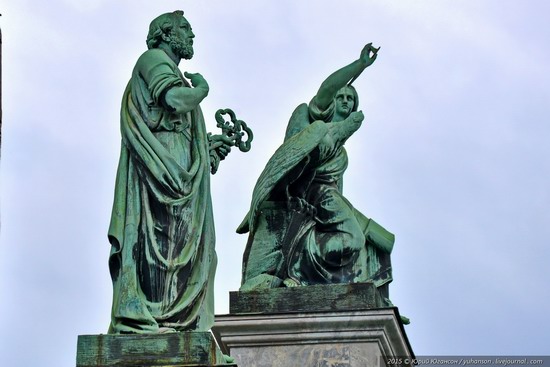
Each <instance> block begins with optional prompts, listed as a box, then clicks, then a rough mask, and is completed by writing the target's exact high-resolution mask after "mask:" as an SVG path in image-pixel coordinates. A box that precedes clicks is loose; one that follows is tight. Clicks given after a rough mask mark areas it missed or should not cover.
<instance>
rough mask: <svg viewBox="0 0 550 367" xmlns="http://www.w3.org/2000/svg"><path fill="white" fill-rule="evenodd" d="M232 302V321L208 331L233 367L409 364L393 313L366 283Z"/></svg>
mask: <svg viewBox="0 0 550 367" xmlns="http://www.w3.org/2000/svg"><path fill="white" fill-rule="evenodd" d="M270 293H272V294H270ZM298 294H299V295H298ZM230 298H231V305H230V314H229V315H220V316H216V323H215V326H214V328H213V329H212V331H213V333H214V336H215V337H216V339H217V340H218V343H219V345H220V347H221V348H222V351H223V352H224V353H226V354H230V355H231V356H232V357H234V358H235V362H236V363H237V364H238V365H239V367H252V366H254V367H268V366H269V367H297V366H300V367H302V366H304V367H306V366H307V367H310V366H311V367H359V366H360V367H365V366H373V367H377V366H384V364H385V363H384V361H385V359H386V358H390V357H403V358H408V359H409V360H413V359H414V353H413V352H412V349H411V347H410V344H409V341H408V339H407V336H406V334H405V330H404V328H403V324H402V322H401V318H400V316H399V311H398V310H397V308H395V307H383V308H382V307H380V306H381V305H384V304H385V302H384V300H383V299H382V298H381V297H379V295H378V294H377V290H376V287H374V285H372V284H370V283H363V284H348V285H327V286H308V287H296V288H277V289H272V290H264V291H255V292H232V294H231V297H230ZM244 300H248V304H249V306H250V307H249V308H248V309H246V304H247V303H246V302H244ZM268 300H269V301H268ZM285 300H286V301H285ZM320 300H324V302H321V301H320ZM266 302H267V303H266Z"/></svg>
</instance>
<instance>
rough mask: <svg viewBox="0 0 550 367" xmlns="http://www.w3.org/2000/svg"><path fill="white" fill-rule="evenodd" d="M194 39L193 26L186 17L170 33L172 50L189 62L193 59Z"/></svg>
mask: <svg viewBox="0 0 550 367" xmlns="http://www.w3.org/2000/svg"><path fill="white" fill-rule="evenodd" d="M193 38H195V34H194V33H193V30H192V29H191V25H190V24H189V22H187V20H186V19H185V18H184V17H181V19H180V22H179V24H177V25H176V26H174V28H172V31H171V32H170V48H171V49H172V51H173V52H174V53H175V54H176V55H177V56H179V57H180V58H182V59H186V60H189V59H191V58H192V57H193V52H194V51H193Z"/></svg>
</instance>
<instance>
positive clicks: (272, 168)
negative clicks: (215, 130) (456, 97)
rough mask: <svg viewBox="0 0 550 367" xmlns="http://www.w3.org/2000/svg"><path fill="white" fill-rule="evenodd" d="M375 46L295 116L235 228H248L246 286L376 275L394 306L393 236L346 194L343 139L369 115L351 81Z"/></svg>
mask: <svg viewBox="0 0 550 367" xmlns="http://www.w3.org/2000/svg"><path fill="white" fill-rule="evenodd" d="M378 50H379V49H376V48H374V47H373V46H372V44H370V43H369V44H368V45H366V46H365V47H364V49H363V50H362V52H361V55H360V57H359V59H357V60H356V61H354V62H352V63H351V64H349V65H347V66H345V67H343V68H341V69H339V70H337V71H336V72H334V73H333V74H331V75H330V76H329V77H328V78H327V79H326V80H325V81H324V82H323V83H322V85H321V87H320V88H319V91H318V92H317V94H316V95H315V97H313V99H312V100H311V102H310V103H309V104H305V103H304V104H301V105H299V106H298V107H297V108H296V109H295V111H294V113H293V114H292V117H291V118H290V121H289V123H288V126H287V129H286V136H285V141H284V143H283V144H282V145H281V146H280V147H279V148H278V149H277V151H276V152H275V153H274V154H273V156H272V157H271V159H270V160H269V162H268V163H267V165H266V167H265V169H264V171H263V172H262V174H261V175H260V177H259V179H258V181H257V183H256V186H255V188H254V192H253V197H252V204H251V207H250V211H249V213H248V214H247V216H246V217H245V219H244V221H243V222H242V223H241V225H240V226H239V228H238V229H237V232H238V233H246V232H250V234H249V238H248V243H247V246H246V250H245V254H244V259H243V277H242V285H241V288H240V289H241V291H246V290H257V289H266V288H274V287H282V286H286V287H293V286H298V285H313V284H334V283H359V282H368V281H372V282H373V283H374V284H375V285H376V286H377V287H378V289H379V291H380V293H381V295H382V296H383V297H384V298H385V299H386V301H387V303H388V305H389V304H390V303H389V299H388V284H389V282H391V280H392V276H391V265H390V253H391V251H392V248H393V244H394V235H393V234H391V233H390V232H388V231H387V230H385V229H384V228H383V227H382V226H380V225H379V224H377V223H376V222H375V221H374V220H372V219H369V218H367V217H366V216H364V215H363V214H361V213H360V212H359V211H358V210H357V209H355V208H354V207H353V206H352V204H351V203H350V202H349V201H348V200H347V199H346V198H345V197H344V196H343V194H342V178H343V175H344V171H345V170H346V167H347V165H348V158H347V154H346V150H345V149H344V147H343V145H344V143H345V142H346V140H347V139H348V138H349V137H350V136H351V135H352V134H353V133H354V132H355V131H357V129H359V127H360V126H361V123H362V121H363V118H364V116H363V113H362V112H361V111H358V104H359V99H358V95H357V92H356V90H355V88H354V87H353V86H352V85H351V82H353V81H354V80H355V79H356V78H357V77H358V76H359V74H361V72H363V70H364V69H365V68H367V67H368V66H370V65H371V64H372V63H373V62H374V61H375V60H376V57H377V52H378Z"/></svg>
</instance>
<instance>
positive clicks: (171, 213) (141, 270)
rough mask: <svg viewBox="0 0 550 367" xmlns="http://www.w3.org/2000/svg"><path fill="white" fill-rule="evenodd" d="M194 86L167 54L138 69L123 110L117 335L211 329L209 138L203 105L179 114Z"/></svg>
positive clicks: (112, 234) (115, 227)
mask: <svg viewBox="0 0 550 367" xmlns="http://www.w3.org/2000/svg"><path fill="white" fill-rule="evenodd" d="M174 86H178V87H190V86H189V85H188V83H187V82H186V81H185V79H184V78H183V76H182V74H181V71H180V70H179V68H178V67H177V65H176V64H175V63H174V62H173V61H172V60H171V59H170V58H169V57H168V56H167V55H166V53H165V52H164V51H162V50H159V49H151V50H148V51H146V52H145V53H144V54H143V55H142V56H141V57H140V58H139V59H138V62H137V63H136V66H135V68H134V71H133V73H132V78H131V79H130V82H129V83H128V86H127V88H126V90H125V92H124V97H123V100H122V107H121V124H120V128H121V135H122V144H121V152H120V160H119V165H118V171H117V178H116V186H115V198H114V204H113V211H112V215H111V223H110V227H109V233H108V234H109V241H110V243H111V253H110V256H109V270H110V273H111V278H112V281H113V306H112V317H111V325H110V328H109V332H110V333H149V332H158V331H159V330H160V331H162V329H174V330H178V331H179V330H193V331H207V330H209V329H210V327H211V326H212V324H213V321H214V302H213V282H214V273H215V268H216V263H217V258H216V253H215V250H214V244H215V233H214V221H213V215H212V203H211V197H210V172H209V166H210V164H209V150H208V137H207V133H206V128H205V124H204V118H203V115H202V112H201V110H200V107H197V108H195V109H194V110H192V111H190V112H188V113H185V114H177V113H174V112H171V111H170V110H169V109H168V108H166V107H165V106H164V105H163V101H162V98H163V95H164V93H166V91H167V90H168V89H169V88H171V87H174Z"/></svg>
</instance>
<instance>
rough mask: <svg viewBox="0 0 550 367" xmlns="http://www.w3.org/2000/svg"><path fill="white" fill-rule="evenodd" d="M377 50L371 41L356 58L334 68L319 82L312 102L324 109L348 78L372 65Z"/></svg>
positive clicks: (355, 75)
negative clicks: (339, 67) (340, 66)
mask: <svg viewBox="0 0 550 367" xmlns="http://www.w3.org/2000/svg"><path fill="white" fill-rule="evenodd" d="M378 50H379V48H375V47H374V46H373V45H372V43H368V44H367V45H365V47H363V50H362V51H361V55H360V56H359V58H358V59H357V60H355V61H354V62H352V63H351V64H349V65H346V66H344V67H343V68H341V69H339V70H336V71H335V72H334V73H332V74H331V75H330V76H329V77H328V78H327V79H326V80H325V81H324V82H323V83H322V84H321V87H320V88H319V91H318V92H317V94H316V95H315V97H314V98H313V102H314V103H315V104H316V105H317V106H318V107H319V108H320V109H321V110H324V109H326V108H327V107H328V106H329V105H330V103H331V102H332V100H333V99H334V96H335V95H336V92H338V91H339V90H340V89H341V88H343V87H344V86H345V85H346V84H347V83H348V82H349V81H350V80H352V79H355V78H356V77H358V76H359V74H361V73H362V72H363V70H365V69H366V68H367V67H369V66H370V65H372V63H373V62H374V60H376V56H377V52H378Z"/></svg>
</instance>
